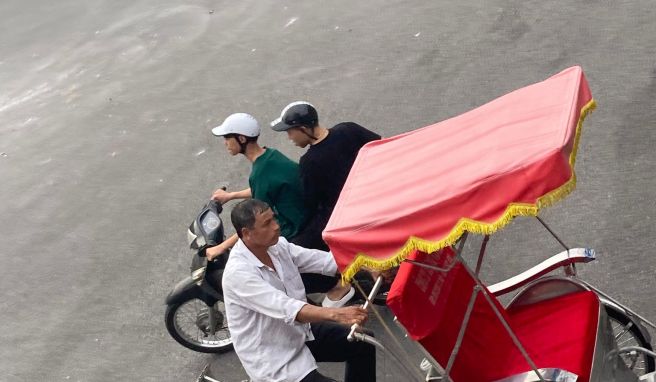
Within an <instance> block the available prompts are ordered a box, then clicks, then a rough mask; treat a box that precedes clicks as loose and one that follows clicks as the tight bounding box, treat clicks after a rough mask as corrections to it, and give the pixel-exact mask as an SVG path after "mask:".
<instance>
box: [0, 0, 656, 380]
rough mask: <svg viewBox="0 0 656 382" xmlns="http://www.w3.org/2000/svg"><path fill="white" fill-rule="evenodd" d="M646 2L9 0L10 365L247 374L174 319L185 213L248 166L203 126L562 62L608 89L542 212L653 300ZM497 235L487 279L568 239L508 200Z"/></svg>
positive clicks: (652, 114)
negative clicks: (195, 341) (184, 335)
mask: <svg viewBox="0 0 656 382" xmlns="http://www.w3.org/2000/svg"><path fill="white" fill-rule="evenodd" d="M655 20H656V6H654V3H653V2H652V1H651V0H634V1H593V0H586V1H576V2H562V1H535V0H531V1H507V0H490V1H485V2H477V1H458V2H453V1H386V2H378V1H372V0H362V1H347V0H334V1H329V2H320V1H290V0H282V1H275V2H274V1H254V0H244V1H232V2H230V1H218V0H215V1H212V0H199V1H188V2H184V4H181V3H180V2H178V1H172V0H162V1H152V0H136V1H134V0H133V1H124V0H120V1H106V0H90V1H81V0H76V1H73V0H61V1H57V2H48V1H43V0H38V1H20V2H19V1H16V0H6V1H3V2H1V3H0V21H1V22H0V84H2V85H1V86H0V176H1V178H0V200H1V204H0V290H1V291H2V294H1V296H2V298H1V299H0V312H1V316H0V317H1V321H0V380H1V381H43V380H48V381H59V380H62V381H65V380H71V381H119V380H121V381H192V380H195V378H196V377H197V376H198V374H199V373H200V371H201V370H202V369H203V367H204V366H205V365H206V364H208V363H211V364H212V370H213V371H215V372H217V373H218V374H220V375H218V377H219V378H221V379H222V380H223V381H238V380H241V379H242V378H243V377H244V374H243V371H242V370H241V368H240V366H239V364H238V363H237V361H236V358H235V356H234V353H229V354H225V355H221V356H210V355H203V354H197V353H193V352H191V351H187V350H186V349H184V348H182V347H180V346H179V345H177V344H176V343H175V342H174V341H173V340H172V339H170V338H169V337H168V334H167V333H166V331H165V328H164V325H163V312H164V305H163V300H164V297H165V296H166V294H167V293H168V291H169V289H170V288H171V287H172V286H173V285H174V284H175V282H176V281H178V280H179V279H181V278H182V277H184V276H185V275H186V272H187V269H188V262H189V258H188V253H189V252H188V251H187V249H186V242H185V231H186V227H187V225H188V224H189V222H190V221H191V219H192V218H193V217H194V215H195V214H196V212H197V210H198V208H200V207H201V206H202V204H203V203H204V201H205V200H206V198H208V197H209V195H210V193H211V191H212V190H213V189H214V188H216V187H217V186H219V185H227V186H228V187H229V188H230V189H239V188H242V187H244V186H246V174H247V173H248V171H249V166H248V163H247V162H246V161H245V160H243V159H242V158H232V157H229V156H228V155H227V153H226V152H225V150H224V148H223V146H222V142H221V141H220V140H217V139H214V138H213V137H212V136H211V135H210V132H209V130H210V128H211V127H213V126H215V125H217V124H218V123H220V122H221V121H222V120H223V119H224V118H225V117H226V116H227V115H228V114H230V113H233V112H237V111H243V112H248V113H251V114H253V115H255V116H256V117H257V118H258V119H259V120H260V121H261V122H262V124H263V125H265V126H266V124H267V123H268V121H270V120H272V119H274V118H276V117H277V116H278V114H279V112H280V109H281V108H282V107H284V106H285V105H286V104H287V103H289V102H291V101H294V100H299V99H300V100H308V101H310V102H312V103H313V104H315V105H316V106H317V107H318V109H319V113H320V116H321V118H322V121H323V123H324V124H325V125H331V124H333V123H337V122H341V121H345V120H351V121H355V122H358V123H360V124H362V125H364V126H366V127H368V128H370V129H372V130H375V131H377V132H379V133H381V134H382V135H384V136H391V135H395V134H398V133H402V132H405V131H409V130H413V129H415V128H418V127H422V126H425V125H428V124H431V123H434V122H437V121H440V120H443V119H446V118H448V117H451V116H454V115H458V114H460V113H462V112H465V111H467V110H469V109H471V108H474V107H476V106H479V105H481V104H483V103H485V102H487V101H489V100H491V99H494V98H496V97H497V96H500V95H502V94H504V93H506V92H509V91H511V90H514V89H516V88H519V87H522V86H524V85H527V84H530V83H533V82H537V81H540V80H543V79H545V78H547V77H549V76H550V75H552V74H554V73H557V72H559V71H560V70H562V69H564V68H566V67H569V66H572V65H581V66H582V67H583V69H584V70H585V73H586V75H587V78H588V80H589V83H590V87H591V89H592V92H593V95H594V97H595V99H596V100H597V102H598V108H597V110H596V111H595V112H594V113H593V114H592V115H591V116H590V117H589V118H588V119H587V120H586V125H585V126H584V131H583V137H582V142H581V146H580V149H579V155H578V159H577V167H576V170H577V175H578V189H577V190H576V192H574V193H573V194H572V195H571V197H570V198H569V199H568V200H566V201H565V202H563V203H561V204H559V205H557V206H555V207H553V208H551V209H549V210H546V211H545V213H544V215H543V217H544V218H545V219H546V220H547V221H548V222H549V223H551V224H552V225H553V227H554V228H555V229H556V230H557V232H558V233H559V234H560V235H561V237H562V238H563V239H564V240H565V241H566V242H567V243H568V244H569V245H571V246H590V247H593V248H595V249H596V250H597V251H598V257H599V260H598V261H597V262H595V263H593V264H590V265H587V266H585V267H582V268H581V274H582V275H583V277H584V278H586V279H587V280H589V281H591V282H593V283H595V284H596V285H598V286H599V287H600V288H601V289H603V290H606V291H607V292H609V293H611V294H612V295H614V296H616V297H617V298H619V299H620V300H622V301H624V302H626V303H627V304H628V305H629V306H631V307H634V308H635V309H636V310H638V311H639V312H641V313H643V314H644V315H645V316H646V317H647V318H650V319H652V320H656V305H655V304H654V301H655V299H654V297H653V296H654V292H655V291H656V288H655V286H656V283H655V282H654V274H655V270H656V265H655V262H654V259H653V240H654V237H655V236H656V235H655V233H656V228H655V226H656V205H655V202H654V199H655V197H656V177H655V176H654V174H655V171H654V170H655V167H654V163H656V150H654V145H655V144H656V138H655V137H654V127H656V107H655V104H654V102H655V101H654V100H655V99H656V42H655V41H656V40H654V36H656V21H655ZM261 142H262V143H264V144H266V145H269V146H272V147H276V148H278V149H280V150H281V151H282V152H284V153H285V154H287V155H289V156H290V157H292V158H295V159H297V158H298V157H299V156H300V155H301V151H300V150H299V149H296V148H294V147H292V145H291V144H290V143H289V142H288V141H287V139H286V136H285V135H284V134H276V133H274V132H272V131H270V130H267V129H265V131H264V132H263V134H262V136H261ZM437 152H438V150H436V153H437ZM390 181H393V179H390ZM478 240H480V239H478ZM488 250H489V251H490V254H491V255H490V257H489V258H488V260H487V261H486V262H485V264H484V267H483V274H484V279H485V280H487V281H497V280H500V279H502V278H504V277H506V276H510V275H512V274H515V273H517V272H519V271H521V270H523V269H525V268H527V267H529V266H531V265H533V264H535V263H536V262H537V261H539V260H542V259H544V258H546V257H547V256H549V255H550V254H552V253H555V252H558V251H559V247H558V244H557V243H556V242H555V240H553V239H550V238H549V237H547V236H546V235H544V234H542V231H541V230H540V227H539V225H538V224H537V222H535V221H533V220H530V219H518V220H517V222H516V223H515V224H513V225H511V226H510V227H509V228H508V229H507V230H505V232H503V233H502V234H500V235H499V236H495V237H494V238H492V240H491V242H490V245H489V247H488ZM380 360H381V363H380V364H381V365H382V366H381V371H380V374H379V376H380V377H381V378H380V379H381V380H382V379H384V380H389V381H395V380H402V379H403V378H402V377H399V375H400V374H394V372H393V371H392V369H394V367H393V365H392V362H391V361H389V358H385V357H382V358H380ZM329 370H331V371H330V372H331V373H337V375H338V374H339V373H338V371H335V370H336V369H330V368H329Z"/></svg>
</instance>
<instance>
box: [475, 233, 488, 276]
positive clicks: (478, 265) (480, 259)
mask: <svg viewBox="0 0 656 382" xmlns="http://www.w3.org/2000/svg"><path fill="white" fill-rule="evenodd" d="M489 240H490V235H485V237H484V238H483V243H481V250H480V252H478V261H477V262H476V270H475V271H474V272H475V273H476V274H477V275H478V274H479V273H480V272H481V265H483V256H484V255H485V248H486V247H487V242H488V241H489Z"/></svg>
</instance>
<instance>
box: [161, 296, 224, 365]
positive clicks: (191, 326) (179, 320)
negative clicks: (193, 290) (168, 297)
mask: <svg viewBox="0 0 656 382" xmlns="http://www.w3.org/2000/svg"><path fill="white" fill-rule="evenodd" d="M210 310H211V311H210ZM165 321H166V329H167V330H168V331H169V333H170V334H171V337H173V339H175V340H176V341H178V342H179V343H180V344H181V345H182V346H184V347H186V348H189V349H191V350H194V351H198V352H203V353H220V352H223V351H226V350H228V349H230V348H232V338H230V332H229V331H228V321H227V320H226V318H225V305H224V303H223V301H217V302H216V304H214V306H213V307H209V306H207V305H206V304H205V302H203V301H202V300H199V299H197V298H193V299H190V300H187V301H183V302H182V303H180V304H174V305H169V306H168V307H167V308H166V315H165Z"/></svg>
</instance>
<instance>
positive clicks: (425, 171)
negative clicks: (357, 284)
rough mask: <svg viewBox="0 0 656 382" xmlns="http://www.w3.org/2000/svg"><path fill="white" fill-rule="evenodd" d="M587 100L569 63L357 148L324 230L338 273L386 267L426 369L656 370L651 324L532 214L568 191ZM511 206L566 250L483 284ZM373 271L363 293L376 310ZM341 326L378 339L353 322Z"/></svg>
mask: <svg viewBox="0 0 656 382" xmlns="http://www.w3.org/2000/svg"><path fill="white" fill-rule="evenodd" d="M594 107H595V101H594V100H593V98H592V95H591V92H590V89H589V87H588V83H587V80H586V78H585V75H584V73H583V71H582V69H581V68H580V67H571V68H568V69H566V70H564V71H562V72H560V73H558V74H556V75H554V76H552V77H550V78H548V79H547V80H545V81H542V82H539V83H536V84H533V85H530V86H527V87H524V88H521V89H519V90H516V91H514V92H511V93H509V94H506V95H504V96H502V97H500V98H497V99H495V100H493V101H491V102H489V103H487V104H485V105H483V106H481V107H479V108H477V109H474V110H472V111H470V112H467V113H465V114H462V115H459V116H457V117H454V118H451V119H449V120H446V121H443V122H440V123H437V124H434V125H431V126H428V127H425V128H422V129H419V130H415V131H411V132H409V133H405V134H402V135H399V136H395V137H391V138H387V139H383V140H381V141H376V142H371V143H369V144H367V145H366V146H365V147H363V149H362V150H361V152H360V153H359V155H358V158H357V159H356V162H355V164H354V166H353V168H352V170H351V172H350V174H349V177H348V179H347V181H346V184H345V186H344V189H343V190H342V193H341V195H340V198H339V201H338V202H337V205H336V207H335V210H334V212H333V214H332V216H331V218H330V221H329V223H328V225H327V227H326V229H325V231H324V239H325V240H326V242H327V243H328V245H329V246H330V248H331V251H332V253H333V255H334V257H335V259H336V262H337V264H338V267H339V268H340V270H341V272H342V277H343V279H344V280H345V281H351V280H352V279H353V276H354V275H355V274H356V273H357V272H358V271H359V270H361V269H363V268H368V269H370V270H377V271H388V270H390V269H396V271H397V273H396V276H395V278H394V280H393V282H392V284H391V286H390V288H389V291H388V292H387V299H386V302H387V306H388V308H389V309H390V310H391V311H392V312H393V314H394V315H395V316H396V317H395V320H396V322H397V323H398V324H399V326H400V327H401V328H402V329H403V330H404V331H405V333H406V334H407V336H408V337H410V338H411V339H412V340H414V341H416V343H418V344H420V345H421V349H422V351H423V352H424V355H425V359H424V361H423V362H422V364H423V365H422V366H424V367H423V369H424V370H426V375H425V378H424V379H425V380H441V381H453V382H474V381H475V382H487V381H503V382H520V381H522V382H528V381H562V382H574V381H578V382H599V381H656V372H655V369H654V357H655V356H656V353H654V352H653V350H652V346H651V337H650V334H649V332H648V330H647V329H646V328H647V327H651V328H655V326H654V324H653V323H651V322H650V321H649V320H647V319H646V318H644V317H642V316H640V315H639V314H638V313H636V312H634V311H633V310H631V309H630V308H628V307H626V306H624V305H622V304H621V303H620V302H618V301H616V300H615V299H613V298H611V297H610V296H609V295H607V294H606V293H604V292H602V291H600V290H599V289H598V288H596V287H594V286H593V285H591V284H589V283H588V282H586V281H584V280H582V279H581V278H579V277H578V276H577V269H576V266H577V264H582V263H589V262H591V261H593V260H594V259H595V256H596V254H595V251H594V250H593V249H590V248H571V247H569V246H567V245H566V244H565V243H564V241H563V240H562V239H561V238H560V237H558V236H557V235H556V233H555V232H554V230H552V229H551V228H550V227H549V225H547V223H546V222H545V221H544V220H543V219H542V218H541V217H540V216H539V213H540V211H541V210H542V209H544V208H545V207H547V206H550V205H552V204H554V203H555V202H557V201H559V200H561V199H563V198H564V197H565V196H567V195H568V194H569V193H571V192H572V191H573V190H574V188H575V185H576V175H575V172H574V164H575V160H576V153H577V149H578V145H579V139H580V136H581V129H582V124H583V121H584V119H585V118H586V116H587V115H588V114H589V112H590V111H591V110H593V109H594ZM519 216H526V217H535V218H537V219H538V221H539V222H540V224H542V225H543V226H544V228H545V229H546V231H547V232H549V233H550V234H551V235H553V236H554V237H555V238H556V240H557V241H558V242H559V243H560V245H562V247H563V251H562V252H561V253H558V254H556V255H554V256H552V257H550V258H548V259H547V260H544V261H542V262H540V263H539V264H538V265H536V266H534V267H533V268H530V269H529V270H527V271H525V272H523V273H520V274H518V275H516V276H514V277H511V278H510V279H508V280H506V281H502V282H499V283H495V284H492V285H487V284H485V283H484V282H483V281H482V280H481V277H480V270H481V264H482V262H483V258H484V254H485V250H486V245H487V242H488V239H489V237H490V235H492V234H494V233H496V232H497V231H499V230H500V229H501V228H503V227H505V226H506V225H508V224H509V223H510V222H511V221H512V220H513V219H514V218H516V217H519ZM470 233H476V234H481V235H483V239H482V241H481V245H480V249H479V250H478V252H479V253H478V256H477V257H476V256H474V258H475V259H477V260H476V262H475V265H474V262H473V261H472V262H471V263H472V264H468V262H467V261H465V260H464V259H465V257H464V256H463V251H464V249H465V248H467V245H465V242H466V240H467V237H468V235H469V234H470ZM469 247H471V246H469ZM474 255H476V254H475V253H474ZM526 255H527V256H528V255H530V254H526ZM557 270H562V271H564V272H563V273H562V274H555V271H557ZM382 284H383V277H382V276H380V277H378V279H377V280H376V283H375V286H374V289H373V290H372V291H371V294H370V295H369V298H368V300H367V302H366V303H365V307H367V308H371V309H373V312H374V313H376V314H377V315H379V316H380V314H379V313H378V309H376V306H375V305H374V304H373V303H372V300H373V298H374V296H376V295H377V294H378V290H379V287H380V286H381V285H382ZM511 293H514V296H513V297H512V298H511V299H510V301H509V302H508V303H506V304H502V303H501V302H500V301H499V298H500V296H502V295H506V294H511ZM392 334H393V333H392ZM349 339H350V340H360V341H367V342H369V343H372V344H374V345H376V346H378V347H379V348H381V349H385V348H386V346H384V345H383V344H382V343H381V342H380V341H379V340H378V339H376V338H374V337H372V336H369V335H368V334H366V333H365V332H363V331H360V330H358V328H357V327H356V326H354V327H353V328H352V330H351V334H350V335H349ZM426 366H427V367H426ZM415 375H416V374H415ZM408 378H411V376H408Z"/></svg>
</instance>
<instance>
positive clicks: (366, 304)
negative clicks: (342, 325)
mask: <svg viewBox="0 0 656 382" xmlns="http://www.w3.org/2000/svg"><path fill="white" fill-rule="evenodd" d="M382 285H383V276H378V278H377V279H376V283H375V284H374V287H373V288H372V289H371V292H370V293H369V297H367V301H365V302H364V305H362V308H363V309H367V308H368V307H369V303H370V301H372V300H373V299H374V297H376V295H377V294H378V291H379V290H380V287H381V286H382ZM359 327H360V325H358V324H353V325H352V326H351V331H350V332H349V334H348V336H347V337H346V339H347V340H348V341H349V342H353V341H355V337H353V334H354V333H355V331H356V330H357V329H358V328H359Z"/></svg>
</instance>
